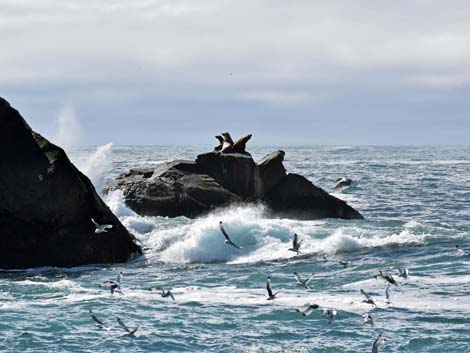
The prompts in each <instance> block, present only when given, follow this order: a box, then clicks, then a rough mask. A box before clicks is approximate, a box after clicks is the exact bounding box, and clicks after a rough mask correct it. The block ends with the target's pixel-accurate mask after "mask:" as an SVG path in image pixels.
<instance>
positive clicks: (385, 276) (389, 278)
mask: <svg viewBox="0 0 470 353" xmlns="http://www.w3.org/2000/svg"><path fill="white" fill-rule="evenodd" d="M378 277H380V278H382V279H383V280H385V281H387V282H388V283H390V284H393V285H394V286H397V287H398V283H397V281H395V278H393V276H392V275H389V274H387V273H384V272H383V271H382V270H380V271H379V274H378V275H377V276H375V279H377V278H378Z"/></svg>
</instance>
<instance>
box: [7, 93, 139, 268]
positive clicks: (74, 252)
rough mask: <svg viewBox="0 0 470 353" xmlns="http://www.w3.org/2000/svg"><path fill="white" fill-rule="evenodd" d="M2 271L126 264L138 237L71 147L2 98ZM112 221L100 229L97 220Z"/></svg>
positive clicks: (136, 247) (135, 249) (134, 248)
mask: <svg viewBox="0 0 470 353" xmlns="http://www.w3.org/2000/svg"><path fill="white" fill-rule="evenodd" d="M0 141H1V147H0V239H1V243H2V246H1V247H0V268H4V269H12V268H29V267H37V266H59V267H71V266H79V265H85V264H92V263H113V262H124V261H127V260H128V259H129V258H130V257H131V256H132V255H134V254H140V252H141V250H140V248H139V247H138V246H137V245H136V244H135V243H134V241H135V239H134V237H133V236H132V235H131V234H130V233H129V232H128V231H127V230H126V228H124V226H123V225H122V224H121V222H120V221H119V220H118V218H117V217H116V216H115V215H114V214H113V213H112V212H111V210H110V209H109V208H108V207H107V206H106V204H105V203H104V202H103V200H102V199H101V198H100V197H99V196H98V194H97V193H96V191H95V188H94V187H93V185H92V183H91V181H90V180H89V179H88V178H87V177H86V176H85V175H83V174H82V173H81V172H80V171H79V170H78V169H77V168H76V167H75V166H74V165H73V164H72V163H71V162H70V160H69V159H68V157H67V155H66V154H65V152H64V151H63V150H62V149H61V148H60V147H58V146H56V145H54V144H52V143H50V142H49V141H48V140H46V139H45V138H44V137H42V136H41V135H40V134H38V133H36V132H34V131H33V130H32V129H31V128H30V127H29V125H28V124H27V123H26V121H25V120H24V119H23V118H22V117H21V115H20V114H19V113H18V111H17V110H15V109H13V108H12V107H11V106H10V104H9V103H8V102H7V101H5V100H4V99H2V98H0ZM92 218H93V219H94V220H96V221H97V222H98V223H99V224H111V225H112V228H111V229H109V230H108V231H107V232H105V233H101V234H95V233H94V231H95V226H94V225H93V222H92V221H91V219H92Z"/></svg>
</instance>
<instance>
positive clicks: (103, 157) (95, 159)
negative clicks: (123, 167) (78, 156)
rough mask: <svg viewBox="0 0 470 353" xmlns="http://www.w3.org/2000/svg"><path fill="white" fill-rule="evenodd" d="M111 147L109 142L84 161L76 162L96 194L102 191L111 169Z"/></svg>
mask: <svg viewBox="0 0 470 353" xmlns="http://www.w3.org/2000/svg"><path fill="white" fill-rule="evenodd" d="M112 147H113V144H112V143H111V142H110V143H107V144H106V145H103V146H100V147H98V148H97V149H96V151H95V152H94V153H93V154H92V155H90V156H89V157H88V158H87V159H86V160H85V161H83V162H78V169H80V170H81V171H82V173H83V174H85V175H86V176H87V177H88V178H90V180H91V181H92V183H93V185H94V186H95V188H96V190H97V191H98V192H101V190H102V189H103V187H104V185H105V182H106V178H107V173H108V172H109V169H110V167H111V157H112Z"/></svg>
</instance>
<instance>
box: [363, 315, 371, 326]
mask: <svg viewBox="0 0 470 353" xmlns="http://www.w3.org/2000/svg"><path fill="white" fill-rule="evenodd" d="M362 318H363V319H364V320H363V321H362V324H363V325H365V324H370V327H374V320H373V319H372V316H371V315H370V314H369V313H366V314H364V315H362Z"/></svg>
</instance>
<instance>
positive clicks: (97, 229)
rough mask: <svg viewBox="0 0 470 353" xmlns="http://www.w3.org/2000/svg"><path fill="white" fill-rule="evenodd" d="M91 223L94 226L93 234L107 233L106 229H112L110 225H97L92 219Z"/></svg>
mask: <svg viewBox="0 0 470 353" xmlns="http://www.w3.org/2000/svg"><path fill="white" fill-rule="evenodd" d="M91 221H92V222H93V224H94V225H95V234H100V233H105V232H108V231H107V230H108V229H111V228H113V225H112V224H101V225H100V224H98V223H96V221H95V220H94V219H93V218H92V219H91Z"/></svg>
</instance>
